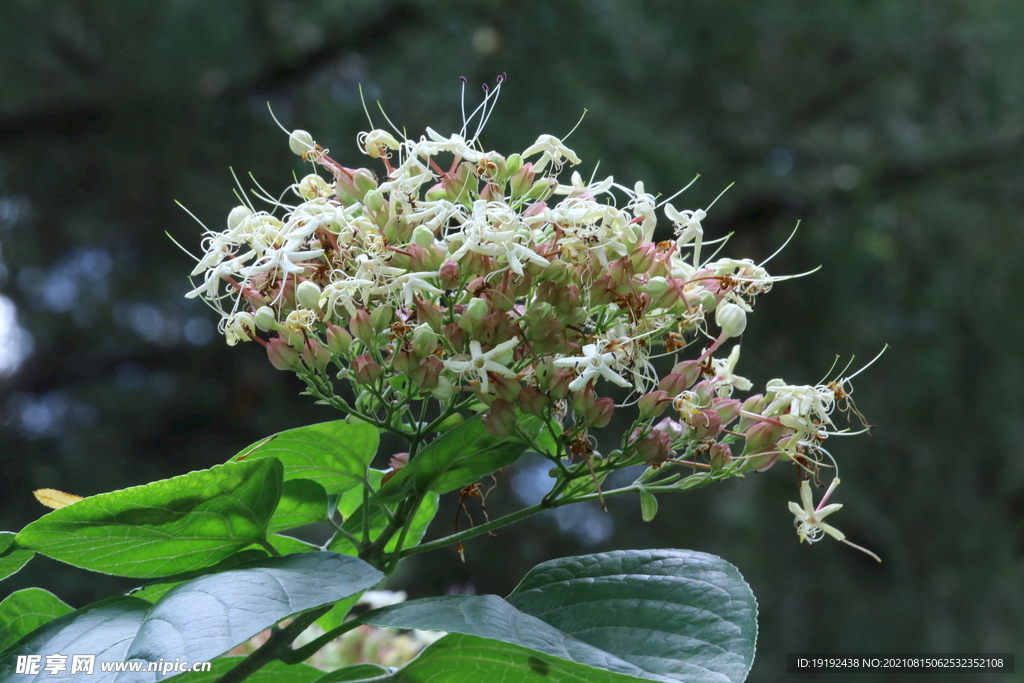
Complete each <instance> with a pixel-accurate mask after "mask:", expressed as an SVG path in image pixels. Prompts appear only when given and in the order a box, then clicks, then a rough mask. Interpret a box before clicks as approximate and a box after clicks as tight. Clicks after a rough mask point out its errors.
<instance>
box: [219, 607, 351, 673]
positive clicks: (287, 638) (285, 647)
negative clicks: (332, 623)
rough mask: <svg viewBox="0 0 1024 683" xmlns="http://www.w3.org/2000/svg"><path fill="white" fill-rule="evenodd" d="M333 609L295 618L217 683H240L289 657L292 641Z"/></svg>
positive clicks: (321, 609)
mask: <svg viewBox="0 0 1024 683" xmlns="http://www.w3.org/2000/svg"><path fill="white" fill-rule="evenodd" d="M331 607H333V605H327V606H325V607H318V608H317V609H315V610H312V611H309V612H306V613H304V614H300V615H299V616H297V617H295V621H293V622H292V623H290V624H288V625H287V626H285V627H284V628H282V629H280V630H278V631H275V632H273V633H271V634H270V637H269V638H268V639H267V642H265V643H263V644H262V645H260V646H259V647H258V648H257V649H256V651H255V652H253V653H251V654H250V655H249V656H248V657H246V658H245V659H243V660H242V661H241V662H239V664H238V666H236V667H235V668H233V669H231V671H228V672H227V673H226V674H224V675H223V676H221V677H220V678H218V679H217V681H216V683H240V681H244V680H245V679H246V678H248V677H249V676H251V675H253V674H254V673H256V672H257V671H259V670H260V669H262V668H263V667H264V666H266V665H267V664H269V663H270V662H272V661H274V660H275V659H282V658H285V657H288V656H289V653H290V652H291V650H292V641H294V640H295V639H296V638H298V636H299V634H300V633H302V632H303V631H305V630H306V629H307V628H308V627H309V625H310V624H312V623H313V622H314V621H316V620H317V619H319V618H320V617H322V616H323V615H325V614H327V613H328V612H329V611H330V610H331Z"/></svg>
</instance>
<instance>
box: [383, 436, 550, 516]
mask: <svg viewBox="0 0 1024 683" xmlns="http://www.w3.org/2000/svg"><path fill="white" fill-rule="evenodd" d="M519 426H520V427H522V428H523V430H524V431H527V432H528V433H530V434H532V435H533V436H534V437H536V436H537V435H538V434H539V433H540V431H541V426H542V423H541V421H540V420H539V419H538V418H536V417H533V416H526V417H524V418H520V420H519ZM527 448H529V446H528V444H527V443H526V442H525V441H523V440H521V439H519V438H518V437H508V438H505V439H496V438H494V437H493V436H491V435H490V434H488V433H487V430H486V429H485V428H484V425H483V422H482V420H481V418H480V417H479V416H477V417H474V418H471V419H469V420H466V421H465V422H463V423H462V424H460V425H459V426H458V427H455V428H454V429H452V430H451V431H448V432H445V433H444V434H442V435H441V436H439V437H437V438H436V439H434V441H432V442H431V443H430V445H428V446H427V447H426V448H424V449H423V450H422V451H420V452H419V453H418V454H416V456H415V457H414V458H413V459H412V460H411V461H409V464H408V465H406V466H405V467H403V468H402V469H401V470H399V471H398V474H396V475H395V476H394V477H392V478H391V480H390V481H388V483H386V484H384V485H383V486H382V487H381V489H380V491H379V493H378V497H379V498H378V499H379V500H380V501H382V502H386V503H395V502H398V501H400V500H403V499H404V498H405V497H406V496H408V495H409V494H411V493H421V492H424V491H433V492H435V493H447V492H448V491H454V490H456V489H460V488H462V487H463V486H467V485H469V484H472V483H474V482H476V481H479V480H480V478H481V477H484V476H486V475H488V474H491V473H492V472H496V471H498V470H500V469H501V468H503V467H507V466H508V465H511V464H512V463H513V462H515V461H516V460H517V459H518V458H519V456H521V455H522V454H523V453H524V452H526V449H527Z"/></svg>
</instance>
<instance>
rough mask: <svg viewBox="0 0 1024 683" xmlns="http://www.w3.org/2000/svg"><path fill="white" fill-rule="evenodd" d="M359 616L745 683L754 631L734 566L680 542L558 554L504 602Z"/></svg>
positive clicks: (621, 667) (592, 662)
mask: <svg viewBox="0 0 1024 683" xmlns="http://www.w3.org/2000/svg"><path fill="white" fill-rule="evenodd" d="M362 619H363V621H365V622H366V623H369V624H375V625H377V626H392V627H396V628H423V629H433V630H440V631H449V632H455V633H462V634H465V635H472V636H479V637H484V638H488V639H491V640H493V641H500V642H502V643H506V644H510V645H516V646H521V647H527V648H530V649H532V650H534V651H536V652H538V653H543V654H545V655H551V656H554V657H558V658H560V659H567V660H570V661H574V662H577V663H580V664H586V665H588V666H593V667H595V668H599V669H602V670H605V671H610V672H613V673H617V674H625V675H631V676H637V677H641V678H647V679H650V680H658V681H672V680H676V681H702V682H703V681H707V682H709V683H710V682H715V683H730V682H731V683H738V682H739V681H743V680H744V679H745V678H746V676H747V673H748V672H749V670H750V666H751V664H752V663H753V658H754V644H755V640H756V636H757V604H756V602H755V600H754V596H753V594H752V593H751V591H750V587H749V586H748V585H747V584H746V582H745V581H744V580H743V578H742V576H740V574H739V571H738V570H737V569H736V568H735V567H733V566H732V565H730V564H729V563H728V562H725V561H724V560H722V559H721V558H718V557H715V556H713V555H707V554H705V553H698V552H693V551H683V550H649V551H617V552H611V553H601V554H598V555H585V556H581V557H569V558H562V559H558V560H553V561H551V562H545V563H544V564H542V565H540V566H538V567H536V568H535V569H533V570H532V571H531V572H530V573H529V574H528V575H527V576H526V578H525V579H523V581H522V583H520V584H519V586H517V587H516V589H515V590H514V591H513V592H512V594H511V595H510V596H509V597H508V600H507V601H505V600H501V599H500V598H498V597H496V596H448V597H442V598H428V599H426V600H414V601H410V602H406V603H401V604H399V605H393V606H391V607H385V608H382V609H379V610H374V611H372V612H368V613H367V614H365V615H363V617H362ZM439 642H440V641H439ZM428 651H429V650H428ZM425 654H426V652H424V655H425ZM424 655H421V657H423V656H424ZM438 680H441V679H438ZM551 680H555V679H551ZM594 680H597V679H594ZM602 680H603V679H602Z"/></svg>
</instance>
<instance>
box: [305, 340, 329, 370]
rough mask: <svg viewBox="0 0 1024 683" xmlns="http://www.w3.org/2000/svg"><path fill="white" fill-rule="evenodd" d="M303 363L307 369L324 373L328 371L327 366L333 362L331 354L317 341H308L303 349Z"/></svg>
mask: <svg viewBox="0 0 1024 683" xmlns="http://www.w3.org/2000/svg"><path fill="white" fill-rule="evenodd" d="M302 361H303V362H304V363H305V364H306V367H309V368H313V369H314V370H316V371H317V372H320V373H322V372H324V371H325V370H326V369H327V364H328V363H330V362H331V352H330V351H328V350H327V347H325V346H324V345H323V344H321V343H320V342H318V341H317V340H315V339H307V340H306V343H305V344H304V345H303V349H302Z"/></svg>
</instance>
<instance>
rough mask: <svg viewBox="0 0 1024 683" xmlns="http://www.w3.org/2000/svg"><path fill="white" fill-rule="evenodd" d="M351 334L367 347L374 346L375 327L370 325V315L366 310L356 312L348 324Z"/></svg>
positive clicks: (361, 309)
mask: <svg viewBox="0 0 1024 683" xmlns="http://www.w3.org/2000/svg"><path fill="white" fill-rule="evenodd" d="M348 329H349V332H351V333H352V336H353V337H355V338H356V339H358V340H359V341H361V342H363V344H365V345H366V346H372V345H373V336H374V334H373V325H372V324H371V323H370V314H369V313H367V312H366V310H365V309H363V308H360V309H358V310H356V314H355V315H354V316H352V320H350V321H349V323H348Z"/></svg>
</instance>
